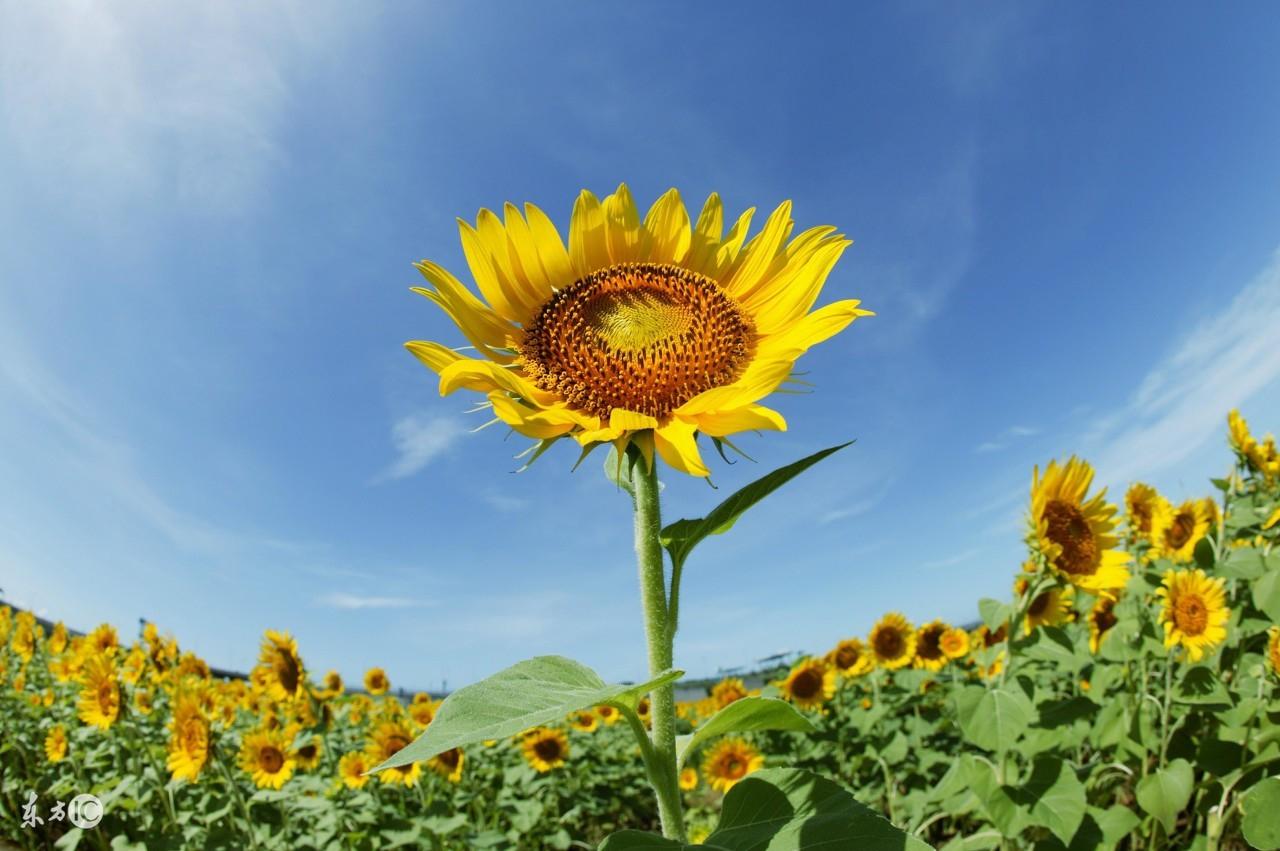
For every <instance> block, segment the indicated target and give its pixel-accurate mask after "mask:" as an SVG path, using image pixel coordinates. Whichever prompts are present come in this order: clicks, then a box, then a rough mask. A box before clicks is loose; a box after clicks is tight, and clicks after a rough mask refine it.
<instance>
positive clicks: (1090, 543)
mask: <svg viewBox="0 0 1280 851" xmlns="http://www.w3.org/2000/svg"><path fill="white" fill-rule="evenodd" d="M1092 482H1093V468H1092V467H1091V466H1089V464H1088V463H1087V462H1085V461H1081V460H1080V459H1078V458H1075V457H1072V458H1071V459H1070V460H1068V461H1067V463H1066V464H1062V465H1059V464H1058V462H1056V461H1051V462H1049V466H1048V467H1047V468H1046V469H1045V471H1044V476H1043V478H1042V477H1041V475H1040V469H1039V468H1038V467H1037V468H1036V470H1035V472H1034V473H1033V475H1032V480H1031V515H1030V527H1031V528H1030V534H1029V536H1028V541H1029V543H1030V544H1031V546H1032V548H1033V549H1035V550H1036V551H1037V552H1039V553H1040V555H1041V557H1042V558H1044V559H1045V561H1046V562H1047V563H1048V565H1049V566H1050V568H1051V569H1052V570H1053V571H1054V572H1056V573H1058V574H1059V575H1061V576H1063V577H1064V578H1065V579H1066V580H1067V581H1069V582H1070V583H1071V584H1072V585H1076V586H1079V587H1081V588H1084V589H1085V590H1087V591H1090V592H1094V593H1097V592H1100V591H1103V590H1107V589H1111V588H1122V587H1124V584H1125V583H1126V582H1128V581H1129V570H1128V568H1127V566H1126V565H1127V564H1128V561H1129V556H1128V555H1127V554H1125V553H1124V552H1122V551H1120V550H1117V549H1116V546H1117V545H1118V544H1119V538H1118V537H1117V536H1116V534H1115V527H1116V521H1115V513H1116V507H1115V506H1114V505H1112V504H1110V503H1109V502H1107V501H1106V499H1105V497H1106V489H1105V488H1104V489H1103V490H1102V491H1100V492H1098V493H1096V494H1094V495H1093V496H1092V497H1090V496H1089V495H1088V492H1089V486H1090V484H1092Z"/></svg>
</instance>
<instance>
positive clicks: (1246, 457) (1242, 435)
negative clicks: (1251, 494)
mask: <svg viewBox="0 0 1280 851" xmlns="http://www.w3.org/2000/svg"><path fill="white" fill-rule="evenodd" d="M1227 427H1228V430H1229V437H1230V441H1231V446H1232V448H1233V449H1235V450H1236V452H1237V454H1239V456H1240V460H1241V461H1243V462H1244V464H1245V466H1246V467H1248V468H1249V469H1250V470H1253V471H1254V472H1256V473H1261V474H1262V476H1263V478H1264V479H1265V480H1266V481H1267V482H1268V483H1269V482H1271V481H1273V480H1274V479H1276V478H1277V477H1280V453H1277V451H1276V442H1275V438H1273V437H1272V436H1271V435H1267V436H1266V437H1265V438H1263V440H1262V443H1258V441H1257V440H1256V439H1255V438H1254V437H1253V435H1251V434H1250V433H1249V424H1248V423H1247V422H1245V421H1244V418H1243V417H1241V416H1240V412H1239V411H1234V410H1233V411H1231V412H1230V413H1229V414H1227Z"/></svg>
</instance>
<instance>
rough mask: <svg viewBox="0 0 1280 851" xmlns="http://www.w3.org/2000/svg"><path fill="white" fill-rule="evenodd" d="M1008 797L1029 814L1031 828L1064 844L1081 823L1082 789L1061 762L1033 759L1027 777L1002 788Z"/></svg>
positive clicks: (1074, 774) (1069, 769) (1070, 770)
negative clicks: (1038, 828) (1037, 827)
mask: <svg viewBox="0 0 1280 851" xmlns="http://www.w3.org/2000/svg"><path fill="white" fill-rule="evenodd" d="M1004 788H1005V790H1006V792H1007V793H1008V794H1009V797H1010V798H1012V799H1013V800H1014V801H1016V802H1018V803H1020V804H1022V805H1023V806H1025V807H1027V808H1028V809H1029V810H1030V811H1031V822H1032V824H1038V825H1041V826H1043V827H1047V828H1048V829H1049V832H1050V833H1052V834H1053V835H1054V836H1056V837H1058V838H1059V839H1060V840H1062V841H1063V842H1064V843H1067V842H1070V841H1071V837H1072V836H1074V835H1075V832H1076V829H1077V828H1079V827H1080V822H1081V821H1083V820H1084V813H1085V808H1086V806H1085V795H1084V785H1083V784H1082V783H1081V782H1080V779H1079V778H1078V777H1076V773H1075V771H1074V770H1073V769H1072V768H1071V766H1070V765H1068V764H1067V763H1066V762H1064V761H1063V760H1061V759H1057V758H1048V757H1046V758H1043V759H1037V760H1036V761H1035V763H1034V764H1033V765H1032V768H1031V777H1029V778H1028V779H1027V780H1026V781H1025V782H1023V783H1020V784H1018V785H1017V786H1013V787H1009V786H1006V787H1004Z"/></svg>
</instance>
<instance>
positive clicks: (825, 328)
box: [756, 298, 875, 358]
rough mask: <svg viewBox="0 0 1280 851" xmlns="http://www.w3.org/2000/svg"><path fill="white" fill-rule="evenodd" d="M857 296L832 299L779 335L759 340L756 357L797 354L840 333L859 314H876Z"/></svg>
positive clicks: (792, 355) (793, 355)
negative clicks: (864, 305)
mask: <svg viewBox="0 0 1280 851" xmlns="http://www.w3.org/2000/svg"><path fill="white" fill-rule="evenodd" d="M859 304H861V302H860V301H858V300H857V299H856V298H851V299H846V300H844V301H837V302H832V303H831V304H828V305H826V306H825V307H820V308H818V309H817V310H815V311H814V312H813V313H810V314H809V315H807V316H805V317H803V318H802V319H800V320H799V321H798V322H795V323H793V324H792V325H791V326H789V327H788V328H787V329H786V330H785V331H783V332H782V333H780V334H774V335H772V336H769V337H765V338H763V339H762V340H760V342H759V344H758V348H757V350H756V357H759V358H774V357H782V356H787V357H799V356H800V355H801V354H803V353H804V352H807V351H808V350H809V349H810V348H811V347H813V346H816V345H818V343H821V342H822V341H824V340H827V339H830V338H831V337H834V336H835V335H836V334H839V333H840V332H841V331H843V330H844V329H845V328H846V327H848V325H849V323H851V322H853V321H854V320H855V319H857V318H858V317H860V316H875V314H874V313H872V312H871V311H870V310H863V309H861V308H860V307H858V305H859Z"/></svg>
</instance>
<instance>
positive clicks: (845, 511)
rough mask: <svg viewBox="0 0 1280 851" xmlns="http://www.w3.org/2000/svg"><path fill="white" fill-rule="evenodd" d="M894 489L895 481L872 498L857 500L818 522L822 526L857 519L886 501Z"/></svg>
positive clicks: (884, 485) (885, 484)
mask: <svg viewBox="0 0 1280 851" xmlns="http://www.w3.org/2000/svg"><path fill="white" fill-rule="evenodd" d="M892 487H893V481H892V480H889V481H886V482H885V483H884V484H883V485H882V486H881V487H880V489H879V490H878V491H877V492H875V493H873V494H871V495H870V496H866V497H862V498H861V499H857V500H855V501H853V502H851V503H849V504H848V505H846V506H844V507H843V508H836V509H833V510H831V511H828V512H826V513H825V514H823V515H822V516H821V517H819V518H818V522H819V523H822V524H826V523H834V522H836V521H837V520H847V519H849V518H850V517H857V516H859V515H861V514H866V513H867V512H868V511H870V510H871V509H873V508H875V507H876V506H877V505H879V504H880V503H881V502H883V501H884V498H885V496H887V495H888V493H889V489H890V488H892Z"/></svg>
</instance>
